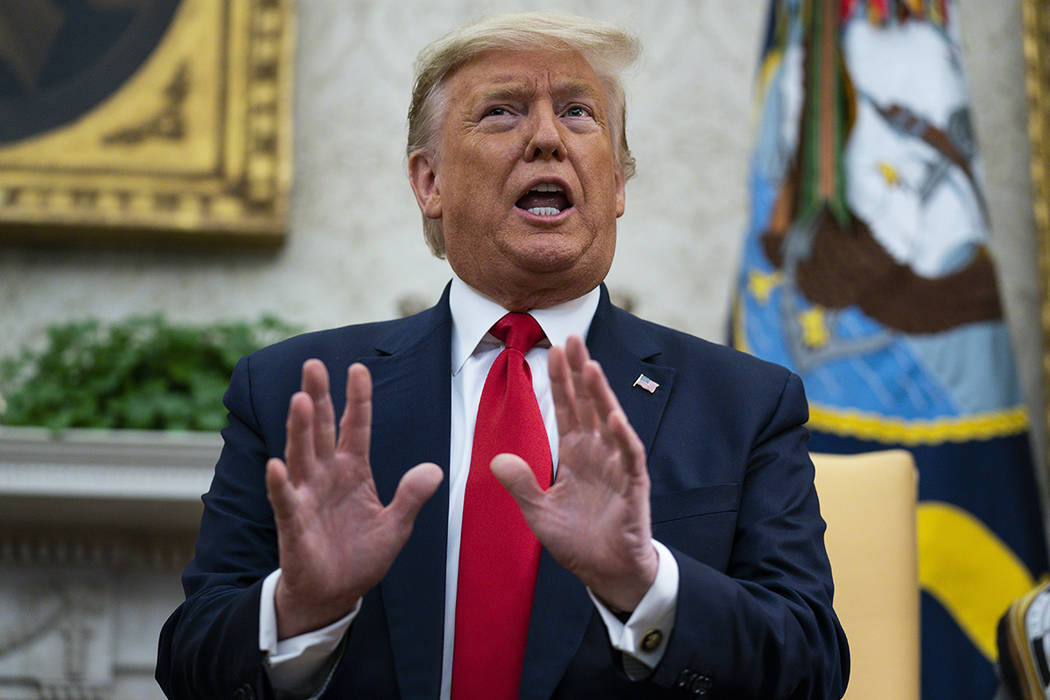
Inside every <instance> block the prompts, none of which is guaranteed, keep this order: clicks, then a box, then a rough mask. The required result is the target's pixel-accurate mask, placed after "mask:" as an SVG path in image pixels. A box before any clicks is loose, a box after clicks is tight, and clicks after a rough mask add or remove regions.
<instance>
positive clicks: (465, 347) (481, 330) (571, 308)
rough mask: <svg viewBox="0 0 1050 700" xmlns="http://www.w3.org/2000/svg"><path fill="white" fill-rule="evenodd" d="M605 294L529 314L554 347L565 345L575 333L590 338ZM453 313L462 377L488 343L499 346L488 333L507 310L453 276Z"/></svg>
mask: <svg viewBox="0 0 1050 700" xmlns="http://www.w3.org/2000/svg"><path fill="white" fill-rule="evenodd" d="M600 297H601V292H600V291H599V288H598V287H595V288H594V289H592V290H591V291H589V292H587V293H586V294H584V295H583V296H582V297H577V298H576V299H572V300H571V301H567V302H564V303H562V304H558V305H557V306H551V307H549V308H546V309H532V310H531V311H529V313H530V314H531V315H532V317H533V318H534V319H536V322H537V323H539V324H540V328H542V329H543V333H544V334H545V335H546V336H547V340H549V341H550V344H551V345H565V341H566V340H567V339H568V338H569V336H570V335H572V334H573V333H578V334H579V335H581V336H582V337H584V338H586V337H587V331H588V330H590V327H591V320H593V318H594V312H595V311H597V310H598V300H599V298H600ZM448 305H449V310H450V311H451V312H452V374H453V375H456V374H459V371H460V370H461V369H463V365H464V363H466V361H467V358H469V357H470V356H471V355H473V354H474V352H475V351H476V350H477V349H478V346H479V345H481V344H482V342H483V341H485V339H486V337H488V339H489V340H490V341H493V342H498V341H496V340H495V338H493V337H492V336H490V335H488V331H489V329H490V328H492V326H493V324H495V323H496V321H498V320H500V319H501V318H503V315H504V314H506V313H507V310H506V309H504V308H503V307H502V306H500V305H499V304H497V303H496V302H494V301H492V300H491V299H489V298H488V297H486V296H484V295H483V294H482V293H481V292H479V291H477V290H476V289H474V288H473V287H471V286H470V285H468V284H467V283H466V282H464V281H463V280H461V279H459V277H456V276H455V275H453V277H452V288H451V290H450V291H449V296H448Z"/></svg>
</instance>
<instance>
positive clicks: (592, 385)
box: [581, 360, 623, 422]
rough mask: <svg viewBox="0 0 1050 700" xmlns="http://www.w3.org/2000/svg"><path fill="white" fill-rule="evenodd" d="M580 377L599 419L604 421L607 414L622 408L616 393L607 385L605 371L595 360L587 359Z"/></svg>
mask: <svg viewBox="0 0 1050 700" xmlns="http://www.w3.org/2000/svg"><path fill="white" fill-rule="evenodd" d="M581 379H582V381H583V383H584V385H585V386H586V387H587V395H588V396H589V397H590V398H591V402H592V405H593V406H594V411H595V414H596V415H597V417H598V420H599V421H601V422H604V421H605V420H606V418H607V417H608V416H609V414H611V413H613V412H614V411H622V410H623V409H621V408H620V401H619V399H617V398H616V393H615V392H614V391H613V390H612V387H611V386H609V380H608V379H606V377H605V371H604V370H602V366H601V365H600V364H598V362H597V361H596V360H588V361H587V363H586V364H585V365H584V366H583V371H582V372H581Z"/></svg>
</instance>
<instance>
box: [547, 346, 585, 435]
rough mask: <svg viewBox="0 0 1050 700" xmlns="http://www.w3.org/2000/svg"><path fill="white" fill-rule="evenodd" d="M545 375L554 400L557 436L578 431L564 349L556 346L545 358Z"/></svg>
mask: <svg viewBox="0 0 1050 700" xmlns="http://www.w3.org/2000/svg"><path fill="white" fill-rule="evenodd" d="M547 373H548V374H549V375H550V378H551V397H552V398H553V399H554V417H555V418H556V420H557V422H558V435H561V436H564V435H566V434H567V433H569V432H571V431H573V430H578V429H579V424H580V421H579V419H578V418H577V416H576V397H575V394H574V393H573V390H572V378H571V377H570V376H569V362H568V360H567V359H566V358H565V348H562V347H559V346H557V345H555V346H553V347H552V348H551V351H550V354H549V355H548V356H547Z"/></svg>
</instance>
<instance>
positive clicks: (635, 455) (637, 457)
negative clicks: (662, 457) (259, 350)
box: [583, 360, 647, 475]
mask: <svg viewBox="0 0 1050 700" xmlns="http://www.w3.org/2000/svg"><path fill="white" fill-rule="evenodd" d="M583 374H584V382H585V384H586V385H587V387H588V390H589V393H590V395H591V397H592V398H593V400H594V407H595V411H596V412H597V414H598V416H599V417H600V420H601V432H602V436H603V437H604V438H605V439H606V440H609V441H612V442H613V443H614V444H615V445H616V447H617V449H619V451H620V454H621V456H622V458H623V460H624V461H625V462H626V463H627V464H628V467H629V473H632V474H634V475H638V474H639V470H640V472H643V473H647V472H646V470H645V445H643V444H642V441H641V439H640V438H639V437H638V434H637V433H636V432H635V431H634V428H633V427H631V423H630V421H628V420H627V414H625V413H624V412H623V408H621V407H620V401H619V400H618V399H617V398H616V393H615V392H614V391H613V390H612V387H611V386H609V380H608V379H607V378H606V376H605V372H604V371H602V367H601V365H599V364H598V363H597V362H596V361H594V360H589V361H588V362H587V365H586V366H585V367H584V371H583Z"/></svg>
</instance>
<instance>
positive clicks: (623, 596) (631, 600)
mask: <svg viewBox="0 0 1050 700" xmlns="http://www.w3.org/2000/svg"><path fill="white" fill-rule="evenodd" d="M649 553H650V554H651V556H647V557H645V559H644V560H643V561H641V562H639V565H638V566H637V567H636V569H635V571H634V572H633V573H632V574H630V575H628V576H624V577H622V578H620V579H611V578H608V577H601V578H599V579H598V580H597V581H596V582H595V584H594V585H590V584H588V586H587V587H588V588H589V589H590V590H591V592H592V593H594V595H595V597H596V598H598V600H599V601H600V602H601V603H602V605H604V606H605V607H606V608H608V610H609V612H611V613H612V614H613V615H614V616H616V617H617V618H623V619H627V618H629V617H630V616H631V613H632V612H634V609H635V608H637V607H638V603H640V602H641V601H642V598H644V597H645V594H646V593H648V592H649V589H650V588H651V587H652V585H653V582H654V581H656V574H657V571H658V570H659V568H660V557H659V554H658V553H657V551H656V548H655V547H653V546H652V545H650V552H649Z"/></svg>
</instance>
